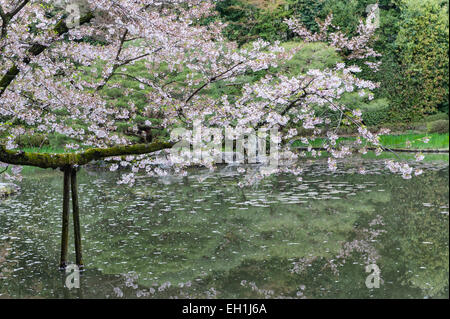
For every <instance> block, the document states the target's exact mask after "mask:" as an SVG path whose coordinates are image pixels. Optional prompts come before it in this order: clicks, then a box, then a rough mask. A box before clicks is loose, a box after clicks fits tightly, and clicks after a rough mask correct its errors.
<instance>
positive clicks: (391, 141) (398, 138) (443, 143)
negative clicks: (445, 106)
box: [293, 133, 449, 150]
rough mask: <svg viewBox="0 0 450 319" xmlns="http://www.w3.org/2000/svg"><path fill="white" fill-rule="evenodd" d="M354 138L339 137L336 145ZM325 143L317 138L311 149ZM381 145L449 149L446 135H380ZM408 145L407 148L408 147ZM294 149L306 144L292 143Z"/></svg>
mask: <svg viewBox="0 0 450 319" xmlns="http://www.w3.org/2000/svg"><path fill="white" fill-rule="evenodd" d="M425 137H428V138H429V139H430V141H429V142H428V143H424V142H423V139H424V138H425ZM355 139H356V138H355V137H341V138H339V139H338V140H337V143H338V144H340V143H346V142H352V141H354V140H355ZM325 141H326V139H325V138H317V139H315V140H314V141H312V142H311V145H312V146H313V147H321V146H322V145H323V143H324V142H325ZM380 141H381V144H382V145H383V146H384V147H387V148H399V149H408V148H409V149H418V150H421V149H435V150H441V149H448V148H449V135H448V133H446V134H437V133H433V134H401V135H382V136H381V137H380ZM408 143H410V144H409V146H408ZM293 145H294V147H305V146H306V144H303V143H301V142H300V141H296V142H294V144H293Z"/></svg>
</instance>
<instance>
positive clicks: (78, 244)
mask: <svg viewBox="0 0 450 319" xmlns="http://www.w3.org/2000/svg"><path fill="white" fill-rule="evenodd" d="M71 186H72V209H73V228H74V237H75V255H76V257H75V258H76V264H77V265H78V267H79V268H80V270H81V269H83V267H84V265H83V258H82V255H81V229H80V210H79V206H78V185H77V168H73V167H72V169H71Z"/></svg>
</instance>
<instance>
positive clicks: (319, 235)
mask: <svg viewBox="0 0 450 319" xmlns="http://www.w3.org/2000/svg"><path fill="white" fill-rule="evenodd" d="M366 165H367V174H366V175H359V174H355V171H354V169H353V168H352V167H354V166H355V165H354V163H347V164H346V163H341V165H340V166H339V169H338V172H337V173H336V174H330V173H328V172H327V171H326V167H325V163H321V162H315V163H313V162H311V163H305V175H304V177H303V181H302V182H298V181H297V180H296V178H295V177H294V176H290V175H282V176H277V177H275V176H273V177H270V178H268V179H266V180H264V181H263V182H261V183H260V184H258V185H256V186H254V187H251V188H244V189H241V188H239V187H236V179H237V178H238V177H239V173H238V172H237V170H236V169H237V167H233V166H229V167H225V168H223V169H220V170H219V171H217V172H214V173H212V174H211V173H209V171H203V170H197V171H195V172H192V174H190V175H189V176H188V177H180V178H177V177H170V176H169V177H165V178H139V179H138V180H137V184H136V186H135V187H133V188H129V187H127V186H124V185H117V184H116V182H117V178H118V174H119V173H117V172H114V173H112V172H99V171H87V170H82V171H81V172H80V173H79V183H80V186H79V187H80V189H79V192H80V208H81V223H82V234H83V257H84V261H85V263H86V268H87V270H86V271H85V272H83V273H82V276H81V288H80V289H72V290H69V289H67V288H64V282H65V274H64V273H61V272H59V271H58V270H57V267H56V266H57V265H58V259H59V247H60V242H59V240H60V227H61V226H60V225H61V206H62V194H61V189H62V185H61V183H62V173H61V172H59V171H51V170H41V169H29V170H26V171H25V172H24V179H23V181H22V182H21V183H19V185H20V187H21V189H22V192H21V193H20V194H19V195H17V196H14V197H11V198H9V199H7V200H3V201H0V298H9V297H12V298H448V297H449V283H448V282H449V280H448V279H449V243H448V242H449V228H448V227H449V223H448V222H449V216H448V212H449V186H448V183H449V170H448V160H447V161H439V162H428V163H424V164H423V168H424V171H425V172H424V174H423V175H421V176H419V177H415V178H413V179H411V180H403V179H402V178H401V177H399V176H397V175H392V174H390V173H388V172H387V171H386V170H385V169H384V167H383V165H382V163H381V162H378V161H375V160H370V161H368V162H367V163H366ZM70 231H71V232H72V233H71V238H70V248H69V252H70V254H69V259H70V261H72V262H73V261H74V254H73V251H74V247H73V238H72V234H73V231H72V226H71V228H70ZM368 264H376V265H377V266H378V267H379V269H380V271H381V282H380V287H379V288H371V289H369V288H367V286H366V278H367V276H368V275H369V273H366V265H368Z"/></svg>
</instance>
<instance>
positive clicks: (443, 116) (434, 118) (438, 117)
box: [425, 113, 448, 122]
mask: <svg viewBox="0 0 450 319" xmlns="http://www.w3.org/2000/svg"><path fill="white" fill-rule="evenodd" d="M425 120H426V121H427V122H433V121H437V120H448V114H447V113H437V114H433V115H428V116H427V117H426V118H425Z"/></svg>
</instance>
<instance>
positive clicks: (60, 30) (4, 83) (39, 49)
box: [0, 12, 94, 96]
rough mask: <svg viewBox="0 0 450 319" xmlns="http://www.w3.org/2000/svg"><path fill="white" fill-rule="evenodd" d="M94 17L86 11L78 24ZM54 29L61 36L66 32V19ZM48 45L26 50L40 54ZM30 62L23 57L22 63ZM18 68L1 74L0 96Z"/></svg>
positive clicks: (39, 45)
mask: <svg viewBox="0 0 450 319" xmlns="http://www.w3.org/2000/svg"><path fill="white" fill-rule="evenodd" d="M93 18H94V13H93V12H88V13H86V14H85V15H83V16H82V17H81V18H80V25H82V24H84V23H89V22H90V21H91V20H92V19H93ZM53 30H54V31H55V33H56V34H57V35H58V36H61V35H63V34H65V33H67V32H69V27H68V26H67V24H66V20H65V19H62V20H60V21H59V22H58V23H57V24H56V25H55V27H54V29H53ZM47 48H48V46H45V45H42V44H39V43H36V44H33V45H32V46H31V47H30V49H29V50H28V54H29V56H38V55H39V54H41V53H42V52H44V51H45V49H47ZM30 62H31V58H30V57H25V58H24V59H23V63H25V64H29V63H30ZM19 72H20V70H19V68H18V67H17V66H16V65H13V66H12V67H11V68H10V69H9V70H8V71H7V72H6V73H5V75H3V77H2V78H1V79H0V96H1V95H2V94H3V93H4V92H5V91H6V89H7V88H8V86H9V85H10V84H11V82H12V81H14V79H15V78H16V76H17V75H18V74H19Z"/></svg>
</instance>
